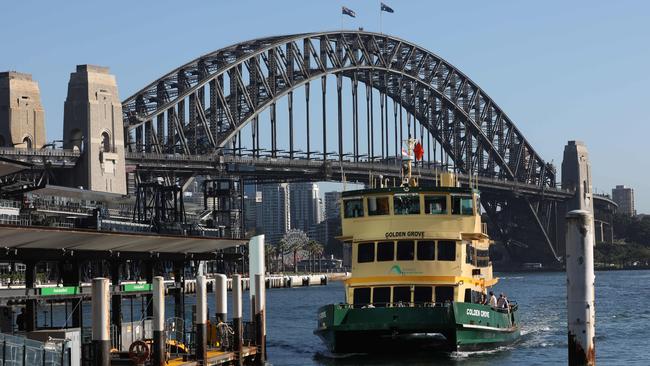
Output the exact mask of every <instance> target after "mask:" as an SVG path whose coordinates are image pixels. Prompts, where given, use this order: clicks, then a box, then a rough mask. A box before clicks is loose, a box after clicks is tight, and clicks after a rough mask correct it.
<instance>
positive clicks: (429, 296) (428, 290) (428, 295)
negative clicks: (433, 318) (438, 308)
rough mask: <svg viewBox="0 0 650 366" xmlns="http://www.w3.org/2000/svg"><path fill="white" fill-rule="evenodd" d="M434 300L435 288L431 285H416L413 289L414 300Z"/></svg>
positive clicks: (418, 301) (423, 301) (422, 301)
mask: <svg viewBox="0 0 650 366" xmlns="http://www.w3.org/2000/svg"><path fill="white" fill-rule="evenodd" d="M432 301H433V288H432V287H431V286H426V287H425V286H415V289H414V290H413V302H414V303H416V304H417V303H425V302H432Z"/></svg>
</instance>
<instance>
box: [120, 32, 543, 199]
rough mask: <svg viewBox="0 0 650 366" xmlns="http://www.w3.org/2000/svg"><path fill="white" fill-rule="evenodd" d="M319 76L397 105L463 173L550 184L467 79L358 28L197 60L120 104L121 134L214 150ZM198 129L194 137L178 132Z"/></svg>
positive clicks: (265, 42)
mask: <svg viewBox="0 0 650 366" xmlns="http://www.w3.org/2000/svg"><path fill="white" fill-rule="evenodd" d="M244 67H245V68H246V71H247V75H248V80H244V77H243V74H244V73H243V68H244ZM328 74H335V75H337V78H339V79H340V78H341V77H342V76H345V77H349V78H351V79H352V80H355V82H357V81H360V82H363V83H365V84H366V85H370V86H371V87H373V88H376V89H379V90H380V91H382V92H384V93H386V94H387V95H388V96H389V97H391V98H392V99H393V100H395V101H397V102H398V103H399V104H401V105H402V106H404V108H406V110H407V111H409V112H410V113H412V114H413V115H414V116H415V117H416V118H417V119H418V121H419V122H420V123H421V124H422V125H423V126H424V127H425V128H426V129H427V130H428V131H429V132H431V133H432V135H433V136H434V137H435V138H436V139H437V140H438V142H439V143H440V145H441V146H443V147H444V149H445V152H446V153H447V154H449V156H450V157H451V159H452V160H453V161H454V163H455V165H456V167H457V168H458V169H459V170H460V171H462V172H466V173H467V172H472V171H474V172H476V173H478V174H479V175H482V176H490V177H497V178H502V179H506V180H516V181H519V182H525V183H528V184H534V185H538V186H548V187H554V186H555V171H554V169H552V168H551V167H550V166H549V164H546V163H545V162H544V160H543V159H542V158H541V157H540V156H539V155H538V154H537V153H536V152H535V150H534V149H533V148H532V146H531V144H530V143H529V142H528V141H527V140H526V139H525V137H524V136H523V134H522V133H521V132H520V131H519V130H518V129H517V127H516V126H515V125H514V123H513V122H512V121H511V120H510V119H509V118H508V116H507V115H506V114H505V113H504V112H503V111H502V110H501V109H500V108H499V107H498V105H497V104H496V103H495V102H493V101H492V99H490V98H489V96H487V94H485V93H484V92H483V90H481V88H480V87H479V86H478V85H476V83H474V82H473V81H472V80H470V79H469V78H468V77H467V76H465V75H464V74H463V73H462V72H460V71H459V70H458V69H456V68H455V67H453V66H452V65H451V64H450V63H448V62H446V61H445V60H443V59H442V58H440V57H438V56H437V55H435V54H433V53H432V52H429V51H427V50H425V49H423V48H421V47H418V46H417V45H415V44H413V43H410V42H407V41H404V40H401V39H398V38H395V37H391V36H387V35H383V34H375V33H369V32H362V31H359V32H324V33H307V34H299V35H291V36H284V37H272V38H263V39H257V40H252V41H248V42H242V43H239V44H236V45H233V46H230V47H226V48H223V49H220V50H217V51H215V52H212V53H209V54H206V55H204V56H201V57H199V58H197V59H195V60H193V61H191V62H189V63H187V64H185V65H183V66H181V67H179V68H177V69H176V70H173V71H172V72H170V73H168V74H167V75H165V76H163V77H161V78H160V79H158V80H156V81H154V82H153V83H151V84H149V85H148V86H147V87H145V88H144V89H142V90H140V91H138V92H137V93H135V94H134V95H133V96H131V97H129V98H128V99H126V100H125V101H124V102H123V112H124V123H125V128H126V130H127V132H128V133H129V136H133V135H135V140H136V141H135V146H136V150H138V149H142V150H146V151H151V152H158V153H162V152H169V151H173V152H180V153H184V154H188V155H191V154H195V153H199V152H203V153H205V152H210V151H216V150H218V149H220V148H223V147H224V146H226V144H227V142H229V141H232V140H233V138H236V134H237V132H238V131H240V129H241V128H242V127H244V126H245V125H246V124H248V123H249V122H250V121H252V120H253V119H254V118H255V117H256V116H257V115H258V114H259V113H260V112H261V111H263V110H265V109H267V108H269V107H270V106H273V104H274V103H275V102H276V101H277V100H278V99H280V98H281V97H283V96H285V95H286V94H287V93H288V92H290V91H292V90H294V89H296V88H298V87H300V86H301V85H303V84H305V83H307V82H309V81H311V80H315V79H318V78H322V77H323V76H324V75H328ZM224 75H227V76H228V79H229V81H230V83H229V85H228V88H227V89H228V94H226V91H225V89H226V88H225V86H224V85H223V80H224ZM206 88H209V94H210V95H209V105H206V106H204V105H202V104H203V101H204V100H205V99H204V96H205V92H206ZM186 107H187V108H189V116H190V118H189V121H186V120H185V118H184V117H185V116H184V114H185V108H186ZM165 117H166V118H165ZM165 119H166V121H165ZM339 128H340V126H339ZM197 130H198V131H199V133H200V134H201V135H202V136H203V137H204V138H202V139H201V140H200V141H199V140H198V139H195V138H194V137H193V136H187V132H188V131H194V132H196V131H197ZM132 131H134V132H135V133H132ZM162 131H167V133H166V137H165V138H161V137H162V136H160V135H161V133H160V132H162ZM132 140H133V138H132ZM200 145H203V146H200ZM130 146H132V145H130ZM138 147H140V148H138ZM170 147H171V149H170ZM133 150H134V149H133V148H132V147H131V151H133ZM324 150H325V149H324ZM339 155H340V158H341V159H342V155H343V152H342V151H339Z"/></svg>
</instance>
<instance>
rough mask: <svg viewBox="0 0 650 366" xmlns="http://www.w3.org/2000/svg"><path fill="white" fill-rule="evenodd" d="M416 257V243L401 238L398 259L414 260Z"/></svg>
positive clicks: (398, 246)
mask: <svg viewBox="0 0 650 366" xmlns="http://www.w3.org/2000/svg"><path fill="white" fill-rule="evenodd" d="M414 257H415V243H414V242H413V241H412V240H400V241H398V242H397V260H398V261H412V260H413V258H414Z"/></svg>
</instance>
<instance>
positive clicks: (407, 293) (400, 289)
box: [393, 286, 411, 303]
mask: <svg viewBox="0 0 650 366" xmlns="http://www.w3.org/2000/svg"><path fill="white" fill-rule="evenodd" d="M400 301H401V302H403V303H410V302H411V286H395V287H393V303H398V302H400Z"/></svg>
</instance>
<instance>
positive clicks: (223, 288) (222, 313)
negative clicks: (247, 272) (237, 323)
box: [214, 274, 228, 323]
mask: <svg viewBox="0 0 650 366" xmlns="http://www.w3.org/2000/svg"><path fill="white" fill-rule="evenodd" d="M214 282H215V287H214V294H215V297H216V299H215V304H216V307H217V314H216V317H217V323H219V322H226V321H227V317H228V297H227V294H226V292H227V291H228V278H227V277H226V275H224V274H218V275H216V277H215V279H214Z"/></svg>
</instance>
